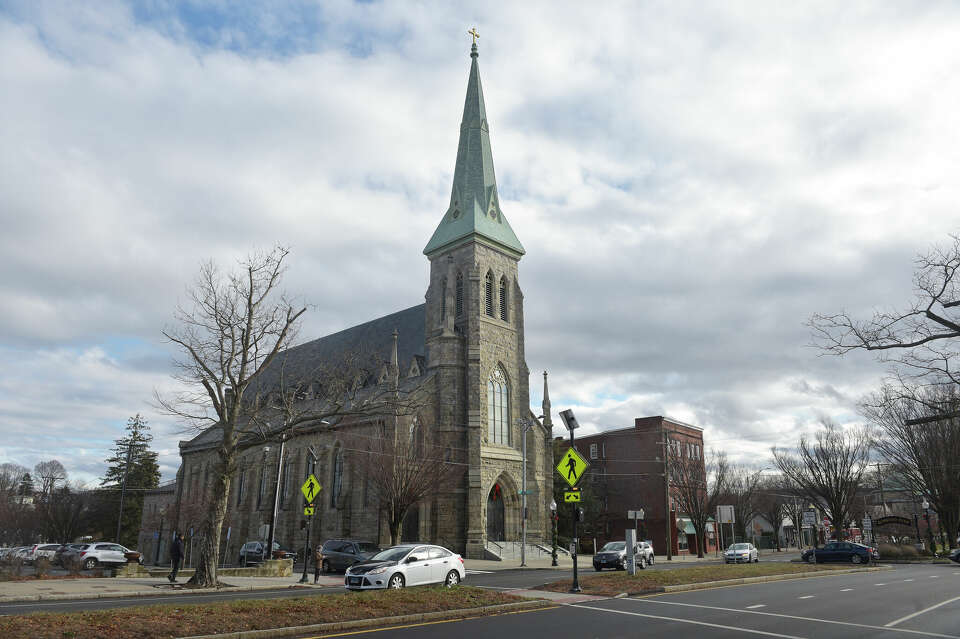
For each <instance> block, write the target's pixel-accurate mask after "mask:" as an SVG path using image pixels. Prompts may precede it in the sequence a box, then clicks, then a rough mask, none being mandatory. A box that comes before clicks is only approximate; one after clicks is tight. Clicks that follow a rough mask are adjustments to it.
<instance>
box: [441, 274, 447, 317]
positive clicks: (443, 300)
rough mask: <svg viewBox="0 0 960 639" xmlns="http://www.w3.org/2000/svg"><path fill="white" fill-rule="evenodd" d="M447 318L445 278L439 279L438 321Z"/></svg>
mask: <svg viewBox="0 0 960 639" xmlns="http://www.w3.org/2000/svg"><path fill="white" fill-rule="evenodd" d="M445 319H447V278H443V279H442V280H440V321H441V322H442V321H443V320H445Z"/></svg>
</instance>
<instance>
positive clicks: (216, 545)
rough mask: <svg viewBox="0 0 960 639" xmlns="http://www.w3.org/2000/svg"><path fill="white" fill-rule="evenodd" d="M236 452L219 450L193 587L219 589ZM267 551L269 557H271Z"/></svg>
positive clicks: (192, 582)
mask: <svg viewBox="0 0 960 639" xmlns="http://www.w3.org/2000/svg"><path fill="white" fill-rule="evenodd" d="M235 454H236V452H235V450H233V449H232V448H230V449H228V450H226V451H225V450H223V449H221V450H220V461H219V463H218V464H217V466H216V474H217V477H216V480H215V481H214V483H213V491H212V494H211V495H210V503H209V508H208V510H207V514H206V516H205V517H204V520H203V524H202V525H201V526H200V541H199V546H198V549H199V551H200V556H199V559H198V560H197V567H196V572H194V573H193V577H191V578H190V580H189V581H188V582H187V583H188V584H190V585H192V586H202V587H213V586H216V585H217V583H218V582H217V564H218V563H219V555H220V532H221V530H222V529H223V519H224V517H225V516H226V513H227V497H228V495H229V494H230V473H228V472H226V469H227V468H233V458H234V456H235ZM272 551H273V549H272V548H271V549H270V550H269V551H268V557H269V556H270V553H272Z"/></svg>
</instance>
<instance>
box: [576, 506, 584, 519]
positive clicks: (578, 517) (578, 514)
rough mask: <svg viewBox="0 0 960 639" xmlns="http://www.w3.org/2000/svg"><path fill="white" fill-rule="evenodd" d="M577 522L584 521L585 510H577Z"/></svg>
mask: <svg viewBox="0 0 960 639" xmlns="http://www.w3.org/2000/svg"><path fill="white" fill-rule="evenodd" d="M577 521H580V522H582V521H583V508H577Z"/></svg>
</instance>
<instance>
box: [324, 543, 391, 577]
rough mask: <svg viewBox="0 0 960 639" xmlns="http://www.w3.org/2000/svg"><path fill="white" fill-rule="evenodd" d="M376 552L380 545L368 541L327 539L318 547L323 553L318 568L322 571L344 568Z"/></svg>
mask: <svg viewBox="0 0 960 639" xmlns="http://www.w3.org/2000/svg"><path fill="white" fill-rule="evenodd" d="M378 552H380V547H379V546H377V545H376V544H375V543H373V542H370V541H358V540H356V539H328V540H327V541H326V542H325V543H324V544H323V547H322V548H321V549H320V553H321V554H322V555H323V558H322V559H321V560H320V561H321V563H320V570H322V571H323V572H331V571H334V570H346V569H347V568H349V567H350V566H352V565H353V564H356V563H359V562H361V561H366V560H367V559H370V558H371V557H373V556H374V555H375V554H377V553H378Z"/></svg>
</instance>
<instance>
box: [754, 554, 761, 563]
mask: <svg viewBox="0 0 960 639" xmlns="http://www.w3.org/2000/svg"><path fill="white" fill-rule="evenodd" d="M753 563H755V564H758V563H760V555H757V556H756V557H754V558H753Z"/></svg>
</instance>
